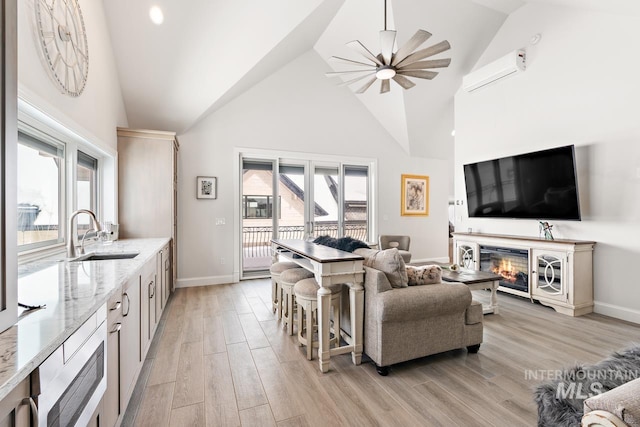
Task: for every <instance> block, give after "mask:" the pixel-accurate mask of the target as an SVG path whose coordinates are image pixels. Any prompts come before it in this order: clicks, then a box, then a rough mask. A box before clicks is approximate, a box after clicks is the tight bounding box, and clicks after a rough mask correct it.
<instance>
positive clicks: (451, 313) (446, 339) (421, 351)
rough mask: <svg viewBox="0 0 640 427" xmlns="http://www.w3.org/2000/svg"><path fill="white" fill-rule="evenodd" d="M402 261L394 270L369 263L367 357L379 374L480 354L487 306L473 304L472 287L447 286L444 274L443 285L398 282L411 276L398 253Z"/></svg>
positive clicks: (366, 292)
mask: <svg viewBox="0 0 640 427" xmlns="http://www.w3.org/2000/svg"><path fill="white" fill-rule="evenodd" d="M359 251H361V250H358V251H356V253H358V252H359ZM364 251H365V252H366V251H368V250H364ZM365 252H361V253H363V254H364V253H365ZM372 253H373V252H372ZM398 258H399V260H398ZM365 259H367V257H365ZM396 260H397V261H399V262H398V264H397V265H395V266H392V267H391V268H389V266H388V265H384V266H381V267H380V268H381V269H377V268H372V267H371V265H376V263H372V262H367V261H365V265H367V264H368V265H369V266H365V267H364V270H365V275H364V288H365V292H364V299H365V307H364V353H365V354H366V355H368V356H369V357H370V358H371V359H372V360H373V361H374V362H375V363H376V366H377V369H378V373H379V374H381V375H386V374H387V373H388V367H389V366H390V365H393V364H396V363H400V362H405V361H408V360H412V359H416V358H419V357H424V356H429V355H432V354H436V353H442V352H444V351H448V350H454V349H459V348H464V347H466V348H467V349H468V351H469V352H471V353H475V352H477V351H478V349H479V348H480V343H482V328H483V326H482V305H481V304H480V303H479V302H477V301H472V297H471V291H470V290H469V288H468V287H467V286H466V285H464V284H461V283H442V282H441V281H440V280H439V276H438V278H437V279H436V280H437V281H438V282H440V283H434V284H425V285H419V286H407V284H406V283H407V282H406V281H405V279H404V278H402V279H399V280H396V279H397V274H400V275H401V277H406V272H404V274H405V275H404V276H402V273H403V271H402V269H404V268H405V266H404V262H402V257H400V256H399V255H396ZM383 270H384V271H383ZM390 277H391V281H390V279H389V278H390ZM392 283H393V284H394V285H395V286H396V287H393V286H392Z"/></svg>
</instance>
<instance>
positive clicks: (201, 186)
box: [196, 176, 218, 199]
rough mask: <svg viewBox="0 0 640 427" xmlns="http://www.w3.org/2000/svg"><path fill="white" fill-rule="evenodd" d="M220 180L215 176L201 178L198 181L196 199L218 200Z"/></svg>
mask: <svg viewBox="0 0 640 427" xmlns="http://www.w3.org/2000/svg"><path fill="white" fill-rule="evenodd" d="M217 183H218V178H216V177H215V176H199V177H198V178H197V180H196V197H197V198H198V199H216V198H218V194H217V187H216V185H217Z"/></svg>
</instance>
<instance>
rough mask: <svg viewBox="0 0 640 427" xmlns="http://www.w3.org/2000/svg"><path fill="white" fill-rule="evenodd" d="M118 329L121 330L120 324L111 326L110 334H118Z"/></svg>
mask: <svg viewBox="0 0 640 427" xmlns="http://www.w3.org/2000/svg"><path fill="white" fill-rule="evenodd" d="M120 329H122V323H120V322H117V323H115V324H114V325H113V329H112V330H111V332H110V333H112V334H115V333H116V332H120Z"/></svg>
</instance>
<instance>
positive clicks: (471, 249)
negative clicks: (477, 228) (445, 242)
mask: <svg viewBox="0 0 640 427" xmlns="http://www.w3.org/2000/svg"><path fill="white" fill-rule="evenodd" d="M454 246H455V259H454V262H455V263H456V264H458V265H459V266H460V267H462V268H466V269H467V270H479V269H480V264H479V262H478V251H479V247H478V244H477V243H474V242H468V241H464V240H455V244H454Z"/></svg>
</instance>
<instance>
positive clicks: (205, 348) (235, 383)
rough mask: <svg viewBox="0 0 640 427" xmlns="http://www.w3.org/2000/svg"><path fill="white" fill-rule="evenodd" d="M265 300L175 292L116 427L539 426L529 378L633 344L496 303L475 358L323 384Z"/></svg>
mask: <svg viewBox="0 0 640 427" xmlns="http://www.w3.org/2000/svg"><path fill="white" fill-rule="evenodd" d="M270 296H271V283H270V281H269V280H264V279H261V280H250V281H244V282H241V283H236V284H231V285H219V286H209V287H199V288H188V289H178V290H177V291H176V292H175V294H174V295H173V296H172V298H171V300H170V303H169V305H168V307H167V309H166V310H165V313H164V314H163V317H162V319H161V323H160V325H159V326H158V327H159V330H158V332H157V334H156V338H155V339H154V342H153V344H152V347H151V349H150V351H149V354H148V356H147V360H146V362H145V365H144V367H143V369H142V373H141V374H140V379H139V381H138V384H137V386H136V391H135V392H134V396H133V397H132V400H131V403H130V404H129V408H128V409H127V412H126V414H125V417H124V420H123V424H122V425H124V426H132V425H133V426H153V427H158V426H228V425H229V426H237V425H242V426H276V425H277V426H283V427H284V426H287V427H289V426H343V425H344V426H351V425H353V426H439V425H443V426H535V425H536V420H537V418H536V407H535V404H534V403H533V400H532V394H531V390H532V389H533V387H535V386H536V384H537V383H538V381H535V380H530V379H527V378H526V377H525V372H526V371H527V370H530V371H535V370H548V369H551V370H553V369H559V368H562V367H569V366H571V365H573V364H575V363H595V362H597V361H598V360H600V359H602V358H603V357H606V356H607V355H609V354H610V353H611V352H612V351H614V350H617V349H621V348H624V347H626V346H629V345H630V344H631V343H633V342H638V340H639V337H640V325H635V324H631V323H627V322H623V321H619V320H615V319H612V318H608V317H605V316H600V315H597V314H590V315H586V316H582V317H578V318H572V317H569V316H564V315H561V314H557V313H556V312H555V311H553V310H552V309H550V308H547V307H544V306H541V305H539V304H532V303H531V302H529V300H526V299H521V298H517V297H512V296H509V295H504V294H499V296H498V301H499V305H500V314H497V315H486V316H485V317H484V343H483V344H482V346H481V348H480V352H479V353H478V354H468V353H467V352H466V350H454V351H450V352H446V353H443V354H439V355H435V356H430V357H426V358H423V359H419V360H416V361H412V362H407V363H403V364H399V365H395V366H393V367H392V368H391V372H390V374H389V376H387V377H381V376H379V375H378V374H377V373H376V370H375V366H374V364H373V363H372V362H371V361H368V362H367V361H366V360H365V361H364V362H363V364H362V365H360V366H355V365H353V364H352V363H351V357H350V355H342V356H337V357H334V358H332V359H331V370H330V371H329V372H328V373H326V374H321V373H320V371H319V369H318V363H317V360H315V359H314V360H313V361H308V360H307V359H306V357H305V352H304V348H303V347H299V346H298V345H297V341H296V339H295V337H290V336H288V335H287V334H286V333H285V331H284V330H283V328H282V326H281V324H280V322H278V321H277V320H276V319H275V316H274V314H273V313H272V312H271V310H270V309H269V303H270ZM488 296H489V293H488V292H485V291H479V292H474V298H476V299H480V300H488Z"/></svg>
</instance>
